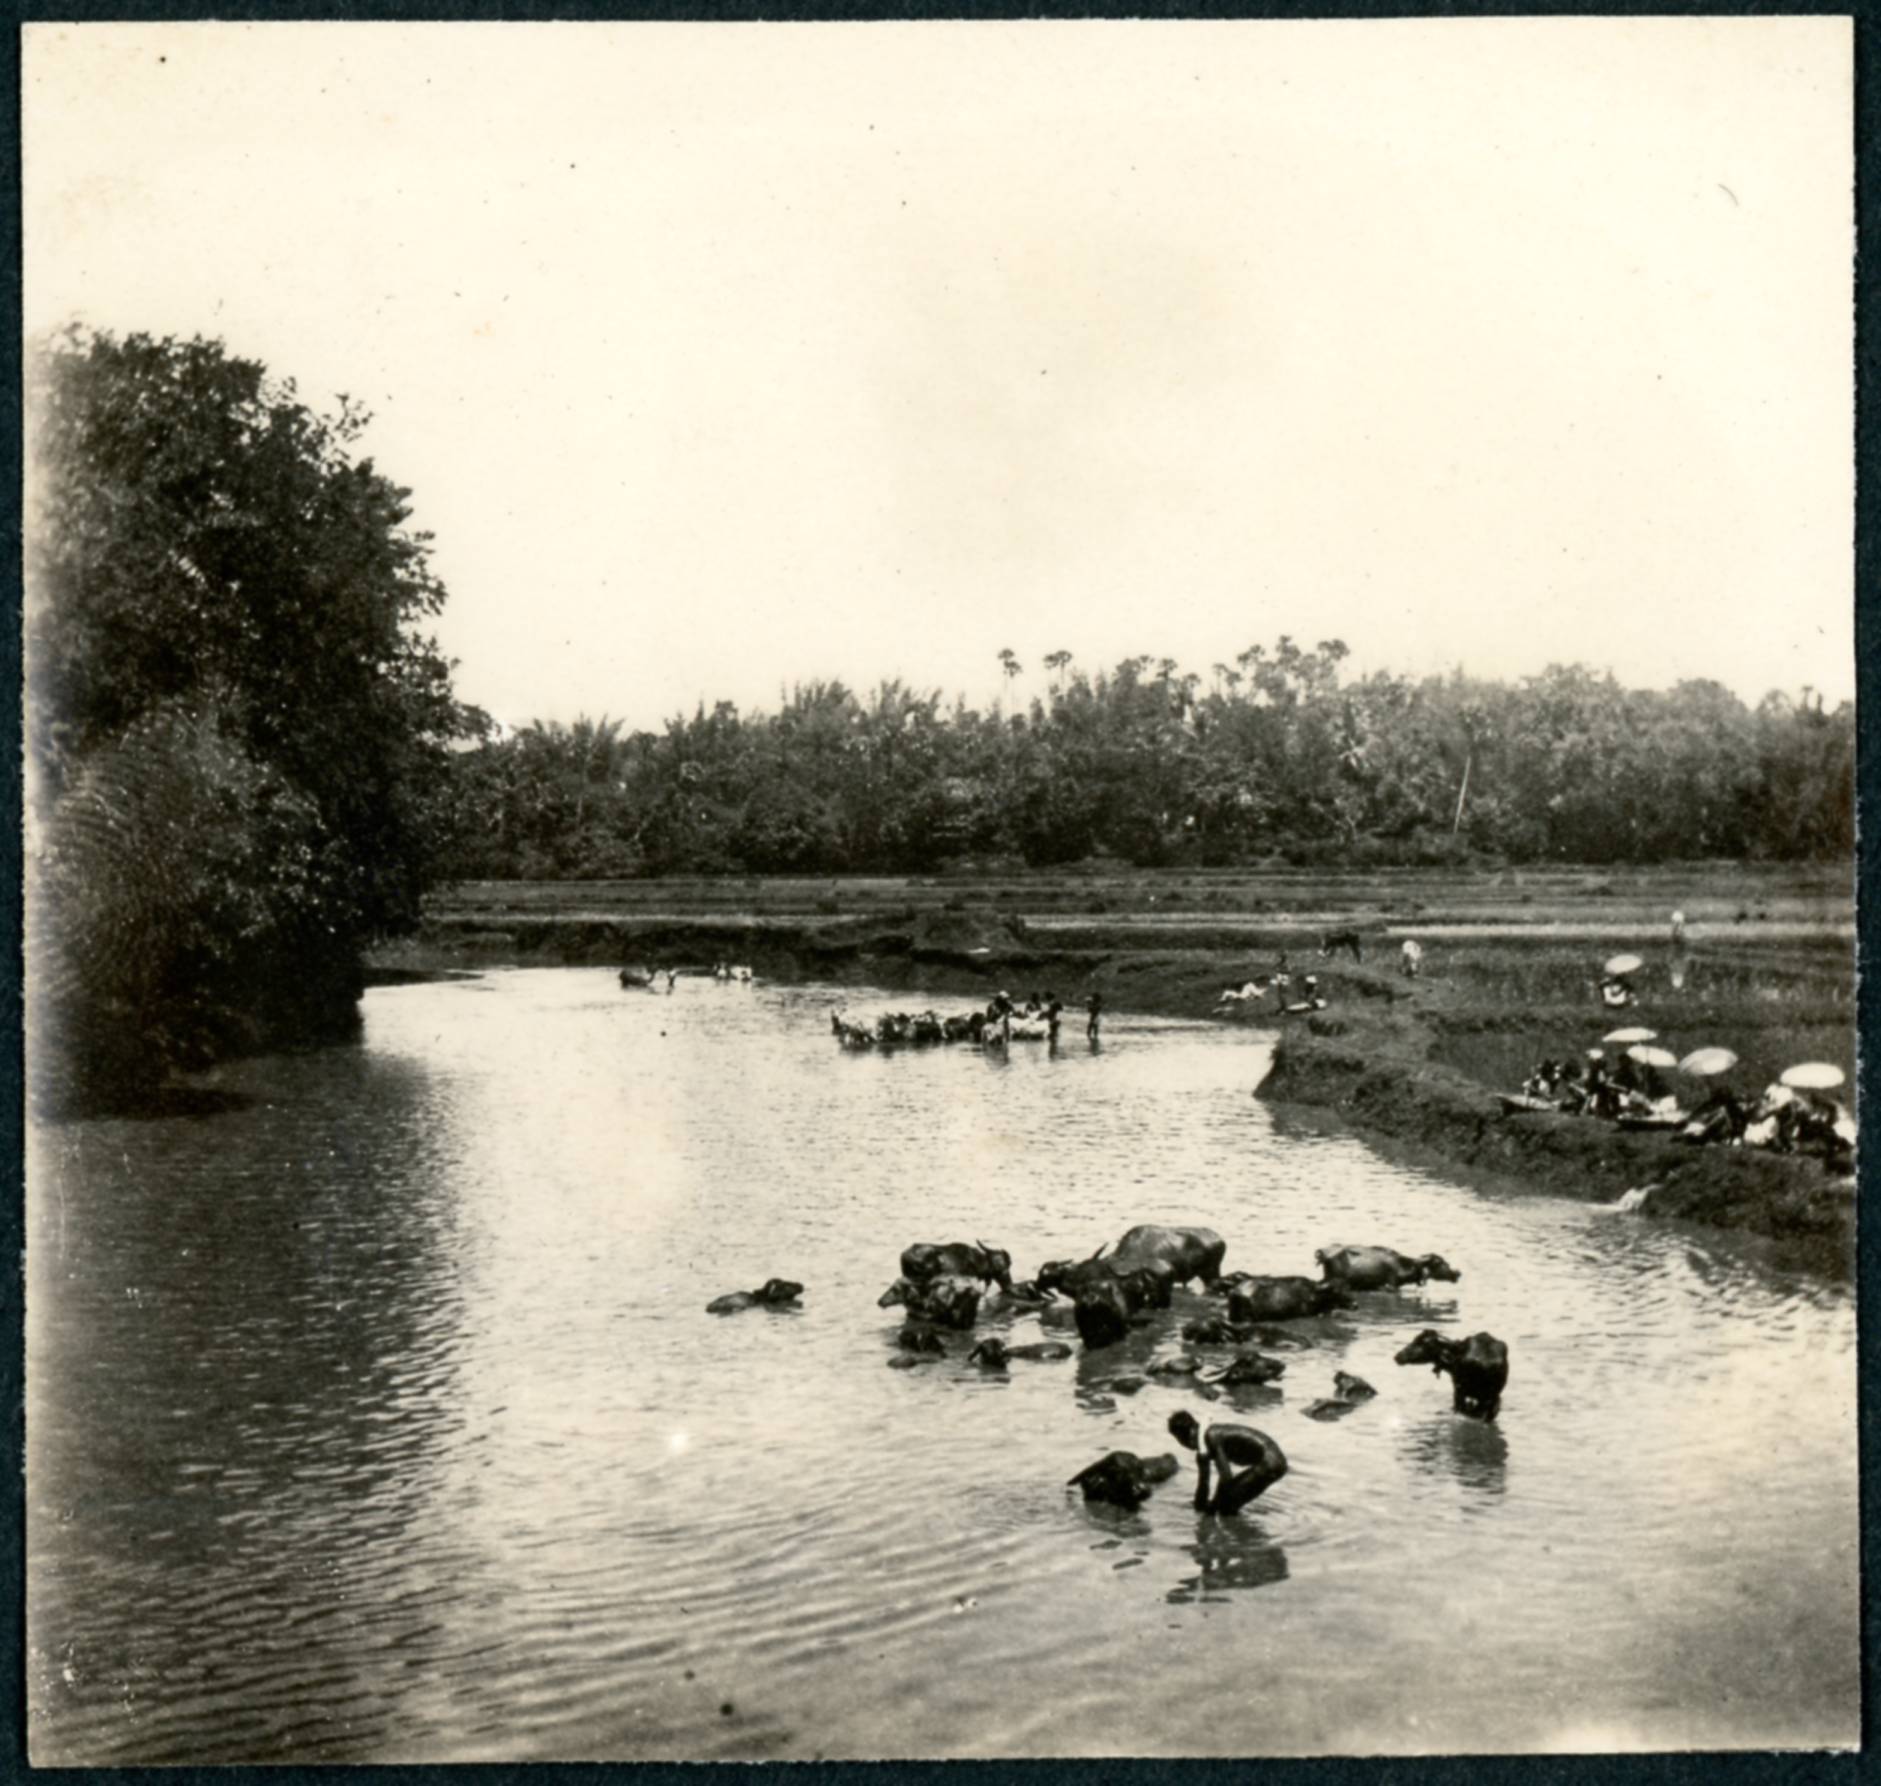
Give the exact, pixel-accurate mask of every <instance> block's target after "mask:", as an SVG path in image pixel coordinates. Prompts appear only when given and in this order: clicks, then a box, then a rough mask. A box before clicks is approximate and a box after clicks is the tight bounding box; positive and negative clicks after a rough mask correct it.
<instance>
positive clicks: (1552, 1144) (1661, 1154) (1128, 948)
mask: <svg viewBox="0 0 1881 1786" xmlns="http://www.w3.org/2000/svg"><path fill="white" fill-rule="evenodd" d="M1315 942H1316V938H1315V937H1309V936H1306V935H1303V934H1302V932H1301V931H1300V930H1299V929H1298V928H1297V927H1296V928H1293V929H1290V930H1288V929H1282V928H1279V927H1276V928H1275V930H1274V931H1273V933H1272V934H1271V935H1269V934H1265V933H1263V934H1259V935H1255V934H1246V935H1244V936H1242V937H1241V938H1240V939H1239V941H1238V943H1237V945H1236V947H1235V948H1234V949H1232V950H1227V949H1223V948H1219V947H1214V946H1210V947H1204V948H1194V947H1189V948H1181V947H1170V948H1164V949H1145V948H1143V947H1142V946H1141V936H1140V933H1139V934H1135V935H1130V936H1128V937H1126V936H1125V935H1124V934H1123V933H1122V932H1118V933H1117V934H1115V935H1107V934H1106V933H1105V932H1104V930H1103V928H1102V926H1101V925H1099V924H1095V923H1094V924H1093V925H1091V926H1089V927H1085V926H1080V927H1079V930H1078V931H1077V933H1076V934H1075V937H1074V938H1066V937H1063V936H1062V933H1054V934H1052V935H1051V936H1050V937H1049V938H1048V937H1047V936H1046V935H1045V934H1043V933H1039V932H1034V931H1029V930H1028V929H1027V927H1026V926H1025V924H1024V923H1023V922H1022V921H1020V920H1018V919H1014V918H1006V917H1001V916H998V915H996V914H992V913H985V914H977V913H966V914H953V913H928V914H921V915H916V914H913V913H907V914H884V915H881V916H876V917H868V918H835V919H804V920H801V921H798V920H778V919H772V920H768V921H759V920H749V919H735V918H724V919H718V918H714V919H701V920H683V921H673V920H649V921H635V920H602V919H595V920H571V919H556V918H530V917H526V916H521V915H513V916H511V917H510V918H509V919H508V920H507V921H506V922H504V923H503V924H502V925H501V926H495V925H492V924H491V923H490V921H489V919H488V918H487V917H481V918H477V919H464V920H451V919H434V920H432V921H430V922H428V923H427V924H426V925H425V926H424V927H423V929H422V930H421V931H420V933H419V934H418V936H417V937H415V938H413V939H411V940H409V941H407V942H404V943H401V944H399V945H396V946H394V947H392V948H389V949H386V950H383V951H381V952H379V953H378V954H376V955H375V956H374V957H373V962H372V966H373V969H374V972H373V975H372V977H374V978H377V979H379V980H381V981H385V980H393V979H400V978H405V977H409V976H410V975H411V974H413V973H427V972H434V973H441V972H452V971H460V970H463V969H476V968H484V967H495V966H505V965H510V966H557V965H564V966H597V967H598V966H614V967H618V966H621V965H623V964H626V963H640V964H644V965H645V966H647V967H650V968H668V967H673V968H680V969H682V970H688V969H689V970H692V971H702V970H707V969H709V968H710V967H711V966H712V965H713V964H714V963H715V962H719V961H735V962H741V963H748V964H750V965H751V966H752V967H753V968H754V969H755V970H756V972H757V973H758V975H759V977H760V978H761V979H769V980H775V981H780V982H786V983H804V982H824V983H828V984H830V985H835V986H851V985H854V986H876V987H881V988H883V989H884V990H886V991H890V992H907V993H910V994H919V995H921V996H922V997H923V998H924V999H929V998H931V999H940V998H944V997H948V996H953V997H959V998H961V999H963V1000H971V1001H976V1002H979V1003H984V1002H985V1001H986V1000H987V999H989V998H990V997H991V996H992V994H993V993H994V992H997V991H999V990H1001V989H1005V990H1009V991H1011V992H1013V993H1014V994H1015V995H1019V996H1023V995H1024V994H1025V993H1027V992H1031V991H1034V990H1045V989H1050V990H1053V991H1055V992H1056V993H1057V994H1058V996H1059V997H1061V998H1062V999H1064V1001H1065V1002H1066V1003H1067V1005H1069V1006H1070V1007H1071V1008H1072V1009H1073V1010H1074V1011H1075V1010H1076V1009H1077V1008H1078V1007H1079V1005H1080V1004H1081V1003H1082V1001H1083V999H1084V998H1085V996H1086V995H1087V994H1088V993H1089V992H1091V991H1093V990H1095V991H1099V992H1101V993H1102V994H1103V997H1104V1003H1105V1005H1106V1007H1107V1008H1108V1009H1109V1010H1111V1011H1113V1012H1116V1013H1119V1014H1122V1013H1128V1012H1140V1013H1145V1014H1152V1015H1159V1016H1178V1017H1187V1018H1192V1019H1193V1018H1199V1017H1204V1016H1210V1015H1213V1016H1218V1017H1221V1019H1222V1020H1223V1021H1231V1022H1235V1023H1239V1024H1242V1025H1252V1026H1255V1027H1258V1028H1269V1027H1278V1028H1279V1030H1280V1039H1279V1042H1278V1044H1277V1046H1276V1049H1275V1053H1274V1060H1273V1068H1272V1071H1271V1072H1270V1073H1269V1075H1268V1076H1267V1078H1266V1079H1265V1080H1264V1081H1263V1082H1262V1084H1261V1085H1260V1086H1259V1088H1258V1095H1259V1096H1260V1097H1261V1098H1263V1099H1264V1100H1269V1101H1272V1102H1275V1103H1286V1104H1298V1105H1303V1106H1311V1107H1315V1108H1319V1109H1325V1110H1331V1111H1334V1112H1336V1113H1337V1114H1338V1115H1339V1116H1340V1117H1341V1119H1342V1120H1344V1121H1346V1122H1348V1123H1350V1124H1351V1126H1352V1127H1353V1128H1354V1129H1356V1130H1358V1131H1359V1132H1361V1133H1367V1134H1371V1135H1374V1136H1377V1137H1380V1138H1381V1139H1385V1140H1387V1141H1393V1142H1398V1143H1403V1144H1408V1145H1410V1146H1412V1147H1414V1148H1416V1149H1417V1150H1418V1151H1419V1152H1420V1153H1423V1154H1425V1155H1427V1156H1430V1157H1432V1158H1435V1159H1437V1160H1441V1161H1445V1162H1449V1163H1452V1164H1454V1165H1455V1166H1457V1167H1458V1168H1460V1169H1464V1170H1466V1171H1468V1172H1470V1173H1472V1174H1474V1173H1486V1174H1490V1175H1492V1176H1494V1177H1495V1178H1497V1179H1499V1180H1504V1181H1508V1182H1510V1183H1512V1184H1514V1185H1516V1186H1520V1187H1526V1188H1529V1189H1532V1190H1538V1191H1542V1192H1546V1193H1548V1194H1551V1195H1556V1196H1566V1197H1573V1198H1576V1199H1578V1200H1581V1201H1594V1202H1611V1201H1614V1200H1616V1199H1618V1198H1619V1197H1621V1196H1622V1195H1623V1194H1624V1193H1625V1192H1627V1191H1629V1190H1637V1189H1641V1188H1644V1187H1647V1186H1651V1187H1653V1188H1652V1190H1651V1193H1650V1195H1649V1196H1648V1197H1647V1199H1646V1201H1645V1205H1644V1207H1643V1209H1642V1212H1641V1213H1643V1214H1645V1215H1647V1216H1658V1217H1667V1218H1674V1219H1682V1220H1688V1221H1694V1222H1702V1223H1707V1224H1710V1225H1712V1226H1716V1227H1720V1228H1733V1229H1742V1230H1749V1231H1751V1232H1753V1233H1756V1234H1760V1235H1766V1236H1770V1237H1772V1238H1773V1239H1776V1240H1780V1241H1782V1242H1784V1243H1785V1249H1784V1250H1785V1253H1786V1255H1787V1254H1789V1253H1791V1252H1792V1251H1793V1252H1794V1255H1795V1258H1796V1261H1797V1263H1798V1264H1800V1265H1802V1266H1804V1267H1806V1268H1808V1269H1812V1270H1816V1271H1820V1272H1823V1273H1825V1274H1828V1275H1831V1276H1846V1275H1847V1274H1848V1273H1849V1271H1850V1270H1851V1268H1852V1261H1853V1233H1854V1197H1853V1195H1852V1193H1851V1191H1850V1190H1849V1189H1848V1188H1847V1187H1846V1186H1845V1185H1838V1184H1837V1182H1836V1181H1835V1180H1833V1179H1831V1178H1830V1177H1828V1175H1827V1174H1826V1173H1825V1172H1824V1171H1823V1169H1822V1167H1821V1165H1820V1163H1819V1162H1817V1161H1815V1160H1812V1159H1799V1158H1791V1157H1783V1156H1778V1155H1772V1154H1765V1153H1759V1152H1756V1151H1754V1150H1745V1149H1738V1148H1721V1147H1702V1148H1701V1147H1687V1146H1682V1145H1680V1144H1678V1143H1675V1142H1673V1141H1671V1140H1669V1139H1668V1138H1667V1137H1665V1136H1663V1135H1654V1134H1639V1133H1630V1132H1628V1131H1625V1130H1621V1129H1616V1128H1615V1127H1614V1126H1613V1125H1612V1124H1610V1123H1604V1122H1598V1121H1595V1120H1594V1119H1592V1118H1582V1117H1569V1116H1558V1115H1547V1114H1539V1115H1527V1116H1521V1117H1516V1118H1504V1117H1503V1116H1501V1115H1500V1114H1499V1112H1498V1110H1497V1107H1496V1102H1495V1097H1494V1088H1492V1087H1489V1086H1486V1085H1484V1084H1483V1083H1481V1082H1480V1081H1479V1080H1477V1079H1475V1078H1472V1077H1471V1076H1469V1075H1468V1074H1466V1073H1463V1072H1461V1071H1459V1070H1457V1069H1456V1068H1454V1067H1452V1066H1449V1065H1447V1064H1445V1063H1444V1062H1443V1061H1441V1060H1438V1059H1434V1058H1433V1051H1434V1050H1435V1049H1436V1047H1437V1045H1438V1042H1439V1039H1440V1036H1441V1035H1442V1028H1441V1026H1442V1025H1443V1024H1445V1023H1449V1024H1452V1025H1454V1024H1457V1023H1465V1024H1467V1023H1468V1022H1470V1021H1471V1018H1472V1011H1473V1007H1472V1006H1471V1005H1470V1004H1469V1003H1468V1002H1467V1001H1466V999H1465V998H1464V996H1463V993H1462V989H1461V988H1460V987H1446V986H1443V985H1440V984H1436V983H1433V982H1432V981H1429V980H1423V981H1419V982H1417V983H1416V984H1415V986H1412V985H1411V984H1410V983H1407V982H1405V981H1402V980H1400V979H1398V978H1397V977H1396V976H1395V975H1394V974H1393V973H1391V972H1389V971H1385V970H1381V969H1377V968H1373V967H1370V966H1366V967H1356V966H1352V965H1350V964H1340V965H1334V964H1333V963H1331V962H1326V961H1321V960H1320V959H1319V958H1318V957H1317V954H1316V950H1315ZM1067 943H1072V944H1073V945H1074V946H1066V944H1067ZM1281 950H1288V951H1290V952H1291V954H1292V956H1293V960H1294V965H1295V968H1296V970H1302V969H1304V970H1308V971H1311V972H1313V973H1315V974H1317V975H1318V976H1319V979H1320V982H1321V985H1322V988H1323V990H1324V991H1325V992H1326V994H1327V996H1328V999H1329V1005H1328V1008H1327V1009H1326V1010H1324V1011H1322V1012H1318V1013H1316V1014H1314V1015H1312V1016H1310V1017H1304V1018H1291V1019H1284V1020H1283V1019H1276V1018H1275V1017H1274V1016H1273V1014H1272V1012H1271V1010H1262V1009H1259V1008H1257V1009H1256V1010H1255V1011H1254V1012H1253V1013H1252V1014H1244V1013H1243V1011H1242V1010H1240V1009H1234V1010H1232V1011H1230V1012H1229V1013H1227V1014H1224V1013H1223V1012H1222V1011H1221V1010H1220V1008H1219V1006H1218V1003H1217V1001H1218V999H1219V995H1220V993H1221V991H1222V989H1223V988H1224V987H1227V986H1231V985H1238V984H1240V983H1241V982H1242V981H1244V980H1245V979H1247V978H1248V977H1249V976H1250V975H1251V974H1253V973H1256V972H1264V971H1265V970H1266V969H1267V968H1268V967H1269V966H1270V965H1271V964H1272V962H1273V960H1274V958H1275V956H1276V954H1277V953H1278V952H1280V951H1281ZM1309 964H1310V967H1309Z"/></svg>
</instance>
